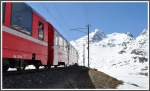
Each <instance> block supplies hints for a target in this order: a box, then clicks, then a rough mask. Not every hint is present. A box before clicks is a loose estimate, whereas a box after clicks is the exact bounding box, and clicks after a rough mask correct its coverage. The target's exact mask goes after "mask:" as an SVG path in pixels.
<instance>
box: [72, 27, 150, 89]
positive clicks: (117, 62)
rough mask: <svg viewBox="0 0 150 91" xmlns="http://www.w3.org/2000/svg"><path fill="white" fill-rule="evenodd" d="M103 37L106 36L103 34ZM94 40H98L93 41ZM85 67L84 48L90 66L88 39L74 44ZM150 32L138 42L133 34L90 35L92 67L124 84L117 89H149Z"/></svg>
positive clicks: (146, 31) (80, 39)
mask: <svg viewBox="0 0 150 91" xmlns="http://www.w3.org/2000/svg"><path fill="white" fill-rule="evenodd" d="M101 33H102V34H101ZM93 37H94V38H93ZM71 43H72V44H73V45H74V46H75V48H76V49H77V50H78V52H79V64H80V65H83V48H84V47H83V44H85V45H86V46H85V64H86V66H87V36H83V37H82V38H79V39H77V40H75V41H71ZM148 57H149V31H148V30H146V29H145V30H144V31H143V32H142V33H141V34H140V35H139V36H138V37H137V38H134V37H133V36H132V34H130V33H112V34H107V35H106V34H104V33H103V32H102V31H98V29H96V30H95V32H92V33H90V67H91V68H96V69H98V70H100V71H103V72H104V73H107V74H109V75H111V76H113V77H115V78H117V79H119V80H122V81H124V84H122V85H120V86H118V88H117V89H149V58H148Z"/></svg>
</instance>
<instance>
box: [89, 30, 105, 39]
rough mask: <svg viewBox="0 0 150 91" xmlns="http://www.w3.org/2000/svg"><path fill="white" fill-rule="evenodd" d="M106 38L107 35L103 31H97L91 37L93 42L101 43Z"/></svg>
mask: <svg viewBox="0 0 150 91" xmlns="http://www.w3.org/2000/svg"><path fill="white" fill-rule="evenodd" d="M105 37H106V34H105V33H104V32H103V31H102V30H100V29H95V31H94V33H93V36H92V37H91V41H92V42H98V41H101V40H102V39H103V38H105Z"/></svg>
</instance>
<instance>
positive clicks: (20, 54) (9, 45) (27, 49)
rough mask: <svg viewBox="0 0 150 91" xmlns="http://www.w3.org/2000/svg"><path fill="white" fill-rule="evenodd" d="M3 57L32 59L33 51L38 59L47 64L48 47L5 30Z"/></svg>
mask: <svg viewBox="0 0 150 91" xmlns="http://www.w3.org/2000/svg"><path fill="white" fill-rule="evenodd" d="M2 39H3V41H2V44H3V57H4V58H14V56H15V55H16V56H17V58H22V59H32V53H36V59H37V60H42V63H43V64H47V47H46V46H42V45H40V44H37V43H34V42H32V41H30V40H27V39H23V38H20V37H17V36H14V35H12V34H9V33H6V32H3V37H2Z"/></svg>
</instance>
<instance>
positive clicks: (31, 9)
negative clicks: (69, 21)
mask: <svg viewBox="0 0 150 91" xmlns="http://www.w3.org/2000/svg"><path fill="white" fill-rule="evenodd" d="M25 4H26V5H27V6H28V7H29V8H30V9H31V10H32V11H33V12H34V13H36V14H37V15H38V16H39V17H40V18H42V19H43V20H44V21H45V22H47V23H48V24H50V25H51V26H52V27H53V28H54V29H55V31H56V32H57V33H58V34H59V35H60V36H61V37H62V38H63V39H64V40H65V41H67V43H69V45H71V43H70V42H69V41H68V40H67V39H66V38H65V37H64V36H63V35H62V34H61V33H60V32H59V31H58V30H57V29H56V28H55V27H54V26H53V25H52V24H51V22H50V21H47V20H46V19H45V18H44V17H43V16H41V15H40V14H39V13H38V12H37V11H35V10H34V9H33V8H32V7H31V6H30V5H29V4H27V3H25ZM71 47H73V48H74V50H76V48H75V47H74V46H73V45H71ZM76 51H77V50H76Z"/></svg>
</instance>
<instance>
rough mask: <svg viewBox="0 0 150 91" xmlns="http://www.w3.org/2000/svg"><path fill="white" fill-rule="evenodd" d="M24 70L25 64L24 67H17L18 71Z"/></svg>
mask: <svg viewBox="0 0 150 91" xmlns="http://www.w3.org/2000/svg"><path fill="white" fill-rule="evenodd" d="M22 70H25V66H24V67H18V68H17V71H22Z"/></svg>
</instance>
